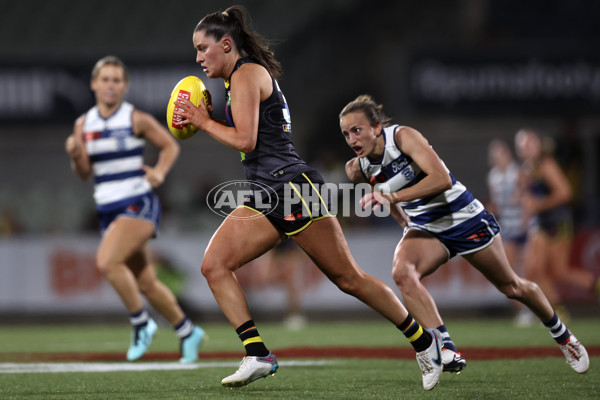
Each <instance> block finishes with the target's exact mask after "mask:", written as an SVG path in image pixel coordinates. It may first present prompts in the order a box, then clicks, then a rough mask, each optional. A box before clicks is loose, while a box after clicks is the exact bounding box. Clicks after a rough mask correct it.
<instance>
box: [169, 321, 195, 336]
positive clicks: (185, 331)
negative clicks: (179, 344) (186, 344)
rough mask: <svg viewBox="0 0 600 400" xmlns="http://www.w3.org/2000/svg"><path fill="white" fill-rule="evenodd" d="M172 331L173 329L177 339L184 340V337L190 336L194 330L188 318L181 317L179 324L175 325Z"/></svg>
mask: <svg viewBox="0 0 600 400" xmlns="http://www.w3.org/2000/svg"><path fill="white" fill-rule="evenodd" d="M173 329H175V333H176V334H177V337H179V339H185V338H186V337H188V336H190V335H191V334H192V331H193V330H194V325H193V324H192V321H190V319H189V318H188V317H183V319H182V320H181V322H180V323H178V324H177V325H175V326H174V327H173Z"/></svg>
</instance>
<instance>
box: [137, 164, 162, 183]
mask: <svg viewBox="0 0 600 400" xmlns="http://www.w3.org/2000/svg"><path fill="white" fill-rule="evenodd" d="M142 170H144V172H145V173H146V175H145V176H144V178H146V180H147V181H148V182H150V184H151V185H152V187H153V188H157V187H159V186H160V185H162V183H163V182H164V181H165V174H163V173H162V172H160V171H159V170H157V169H156V168H152V167H150V166H148V165H142Z"/></svg>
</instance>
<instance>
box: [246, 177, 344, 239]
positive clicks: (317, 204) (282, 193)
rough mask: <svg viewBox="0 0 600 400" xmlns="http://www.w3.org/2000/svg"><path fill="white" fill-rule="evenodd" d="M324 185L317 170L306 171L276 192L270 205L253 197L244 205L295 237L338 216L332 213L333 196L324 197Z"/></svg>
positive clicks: (270, 200) (270, 199)
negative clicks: (312, 226)
mask: <svg viewBox="0 0 600 400" xmlns="http://www.w3.org/2000/svg"><path fill="white" fill-rule="evenodd" d="M324 183H325V182H324V180H323V177H322V176H321V174H320V173H319V172H318V171H316V170H311V171H307V172H305V173H302V174H300V175H297V176H295V177H294V178H292V180H291V181H289V182H287V183H285V184H284V185H283V186H282V187H281V188H280V189H279V190H276V191H275V194H276V196H271V197H270V198H269V199H268V200H267V201H268V203H267V204H265V199H256V198H254V197H253V198H250V199H249V200H247V201H246V202H244V204H243V205H242V206H243V207H246V208H249V209H251V210H254V211H256V212H258V213H261V214H263V215H264V216H265V217H267V218H268V219H269V221H270V222H271V223H272V224H273V225H274V226H275V227H276V228H277V229H279V230H280V231H282V232H284V233H285V234H286V235H288V236H292V235H295V234H297V233H299V232H301V231H303V230H304V229H306V228H307V227H308V226H309V225H310V224H311V223H312V222H313V221H316V220H319V219H321V218H327V217H335V216H334V215H333V214H331V213H330V212H329V209H330V208H331V198H330V196H322V187H323V185H324ZM259 205H260V206H259Z"/></svg>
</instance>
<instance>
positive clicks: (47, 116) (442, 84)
mask: <svg viewBox="0 0 600 400" xmlns="http://www.w3.org/2000/svg"><path fill="white" fill-rule="evenodd" d="M239 3H240V4H243V5H244V6H246V7H247V9H248V10H249V12H250V14H251V16H252V20H253V26H254V27H255V28H256V29H257V30H258V31H259V32H261V33H262V34H263V35H264V36H266V37H267V38H269V39H272V40H273V41H274V49H275V53H276V56H277V57H278V59H279V60H280V61H281V62H282V64H283V68H284V76H283V78H282V79H281V80H280V84H281V87H282V90H283V91H284V93H285V94H286V98H287V100H288V103H289V106H290V109H291V113H292V120H293V129H294V133H293V134H294V138H295V142H296V144H297V147H298V148H299V151H300V153H301V155H303V156H304V157H305V159H306V160H307V161H309V162H310V163H312V164H314V165H315V166H317V167H318V168H320V169H321V170H322V171H323V172H324V173H326V174H327V176H328V177H329V178H330V180H331V181H334V182H335V181H343V180H344V176H343V170H342V167H343V163H344V161H345V160H346V159H348V158H349V157H351V156H352V154H351V152H350V150H349V149H348V148H347V147H346V145H345V143H344V141H343V140H342V137H341V135H340V133H339V127H338V119H337V115H338V112H339V110H340V109H341V108H342V107H343V106H344V105H345V104H346V103H347V102H348V101H349V100H351V99H353V98H354V97H356V96H357V95H358V94H361V93H370V94H372V95H373V96H375V98H376V100H377V101H379V102H381V103H383V104H384V106H385V108H384V110H385V111H386V112H387V113H388V114H389V115H390V116H392V117H393V118H394V120H395V121H396V122H398V123H401V124H405V125H410V126H413V127H415V128H417V129H418V130H420V131H421V132H423V133H424V134H425V136H426V137H427V138H428V139H429V141H430V143H431V144H432V145H433V146H434V148H435V149H436V151H437V152H438V153H439V154H440V156H441V157H442V159H444V161H445V162H446V164H447V165H448V167H449V168H450V169H451V170H452V171H453V173H454V174H455V175H456V176H457V177H458V178H459V179H460V180H461V181H462V182H463V183H465V184H466V185H467V187H469V188H470V189H471V191H472V192H473V193H474V194H475V195H476V196H477V197H478V198H480V199H481V200H485V199H486V197H487V193H486V186H485V177H486V173H487V170H488V164H487V155H486V146H487V144H488V142H489V141H490V140H491V139H493V138H504V139H507V140H512V138H513V136H514V134H515V132H516V131H517V130H518V129H519V128H520V127H522V126H530V127H533V128H536V129H539V130H540V131H541V132H542V133H544V134H547V135H549V136H552V137H553V138H554V139H555V140H556V142H557V145H558V146H557V148H558V153H557V157H558V159H559V161H560V162H561V163H562V165H563V167H564V168H565V169H566V171H567V172H568V175H569V177H570V179H571V183H572V184H573V186H574V188H575V193H576V198H575V200H574V204H573V205H574V207H575V210H576V218H577V219H576V223H577V233H578V236H577V241H576V250H575V251H574V255H573V258H574V261H576V264H579V267H584V268H589V269H591V270H593V271H596V272H598V271H599V269H600V232H599V230H598V227H599V226H600V165H599V162H598V159H599V157H598V156H599V153H600V118H599V117H598V115H599V114H598V111H599V105H600V56H599V55H598V51H597V43H598V42H599V40H600V27H599V26H598V25H597V23H596V21H597V19H598V17H599V16H600V3H598V2H595V1H593V0H575V1H568V0H555V1H539V0H532V1H528V2H522V1H517V0H452V1H421V2H410V1H362V0H344V1H341V0H340V1H302V2H288V1H273V0H269V1H240V2H239ZM231 4H234V3H230V2H224V1H211V2H200V1H173V2H163V1H141V0H140V1H101V2H100V1H88V2H68V1H65V0H57V1H53V2H43V1H33V0H29V1H28V0H24V1H20V2H9V1H5V0H2V1H0V22H1V23H0V234H1V235H2V237H1V239H0V316H1V318H2V319H3V320H10V319H15V318H16V319H18V318H32V317H39V316H40V315H71V316H75V315H80V314H81V313H86V312H89V311H90V310H93V311H95V312H96V313H97V314H98V315H110V314H112V313H115V314H119V315H120V314H122V307H121V305H120V302H119V301H118V299H117V298H116V295H115V294H114V293H113V291H112V290H111V288H110V287H108V286H107V285H106V284H105V283H104V282H103V281H102V280H101V279H100V277H99V276H98V274H97V273H96V272H95V271H94V268H93V259H94V252H95V248H96V246H97V243H98V235H97V230H96V227H95V222H94V211H93V203H92V198H91V189H92V188H91V183H89V182H87V183H81V182H79V181H78V179H77V178H76V177H75V176H74V175H73V174H72V172H71V171H70V169H69V162H68V159H67V157H66V155H65V153H64V150H63V147H64V140H65V138H66V136H67V135H68V134H69V133H70V131H71V126H72V122H73V121H74V119H75V118H76V117H77V116H78V115H80V114H81V113H82V112H84V111H85V110H87V109H88V108H89V107H90V106H91V105H93V97H92V94H91V92H90V90H89V74H90V71H91V67H92V66H93V64H94V62H95V61H96V60H97V59H98V58H100V57H102V56H104V55H107V54H115V55H117V56H119V57H120V58H122V59H123V60H124V61H125V63H126V64H127V65H128V67H129V72H130V76H131V89H130V91H129V94H128V97H127V99H128V100H130V101H131V102H132V103H133V104H135V105H136V106H138V107H139V108H141V109H144V110H146V111H149V112H151V113H153V114H154V115H155V116H156V117H157V118H158V119H159V120H160V121H164V119H165V115H164V110H165V109H166V102H167V100H168V98H169V94H170V92H171V89H172V88H173V86H174V85H175V83H176V82H177V81H178V80H179V79H181V78H182V77H184V76H187V75H198V76H200V77H201V78H202V79H203V80H204V81H205V83H206V84H207V85H208V87H209V89H210V90H211V92H212V94H213V100H214V102H215V104H216V106H217V116H218V115H219V113H222V111H221V110H222V108H221V107H219V105H222V101H223V89H222V86H221V85H222V84H221V82H213V81H210V80H208V79H206V78H205V77H204V76H203V74H202V73H201V70H200V69H199V67H198V66H196V65H195V64H194V59H195V52H194V49H193V47H192V44H191V34H192V30H193V28H194V26H195V24H196V23H197V22H198V20H199V19H200V18H201V17H202V16H203V15H205V14H206V13H209V12H212V11H216V10H223V9H225V8H226V7H228V6H229V5H231ZM181 145H182V154H181V157H180V160H179V161H178V163H177V165H176V166H175V168H174V170H173V171H172V173H171V174H170V176H169V177H168V180H167V182H166V184H165V185H164V186H163V187H162V188H161V189H160V190H159V195H160V196H161V199H162V201H163V205H164V216H163V223H162V225H161V236H160V237H159V239H158V240H156V241H154V242H153V243H152V245H153V248H154V249H155V250H156V253H157V258H158V259H159V261H160V263H161V265H163V266H164V267H165V269H167V270H168V269H169V268H168V267H169V266H172V267H174V268H175V269H176V270H177V271H178V272H179V274H180V275H179V276H175V277H174V278H173V280H174V281H175V282H176V283H179V285H180V286H181V287H180V290H178V294H179V295H180V298H181V299H182V301H183V302H184V303H185V304H186V305H187V306H189V307H190V308H191V309H192V310H193V311H197V312H203V313H204V314H205V315H210V314H211V313H217V314H218V312H217V311H216V304H215V303H214V301H213V300H212V296H211V295H210V292H209V291H208V288H207V287H206V284H205V283H204V280H203V279H202V277H201V276H200V275H199V265H200V261H201V258H202V252H203V250H204V247H205V245H206V243H207V241H208V239H209V237H210V234H211V233H212V231H213V230H214V229H215V228H216V226H217V225H218V223H219V222H220V219H219V218H218V217H217V216H215V215H214V214H212V213H211V212H210V211H209V210H208V209H207V207H206V205H205V204H206V203H205V201H204V196H205V195H206V193H207V191H208V190H209V189H210V188H211V187H213V186H214V185H215V184H217V183H220V182H223V181H226V180H231V179H239V178H241V177H242V176H243V172H242V168H241V165H240V163H239V155H238V154H237V153H236V152H234V151H232V150H229V149H226V148H224V147H223V146H221V145H219V144H217V143H215V142H214V141H212V140H210V139H209V138H206V137H203V136H202V135H197V136H196V137H194V138H193V139H191V140H189V141H187V142H182V143H181ZM153 156H155V155H154V154H152V153H151V152H150V153H149V154H148V158H149V159H150V160H151V159H152V157H153ZM343 223H344V225H345V228H346V232H347V234H348V238H349V241H350V246H351V249H352V251H353V253H354V255H355V257H356V258H357V260H358V261H359V264H360V265H361V266H363V268H365V269H366V270H367V271H369V272H370V273H372V274H374V275H376V276H378V277H379V278H381V279H383V280H385V281H386V282H388V283H390V284H392V285H393V282H390V280H391V276H390V260H391V255H392V252H393V248H394V245H395V243H396V242H397V240H398V239H399V233H400V232H399V230H398V229H397V228H395V227H394V224H393V222H392V221H381V220H378V219H367V220H365V219H356V218H348V219H344V220H343ZM442 271H444V272H439V273H438V274H436V275H434V276H433V277H431V279H430V281H429V282H428V284H429V285H430V287H431V288H432V292H433V293H434V295H435V296H436V298H437V299H438V300H439V301H440V302H441V304H444V305H445V307H446V308H449V309H457V310H459V311H461V310H466V309H469V310H470V311H473V310H472V309H473V304H477V306H478V307H477V310H489V309H490V308H493V309H494V310H495V311H497V312H502V310H506V309H508V303H507V302H506V301H505V300H504V299H502V297H501V296H499V295H498V294H497V293H495V290H494V289H493V288H492V287H491V286H490V285H489V284H487V283H486V282H485V281H484V280H483V279H482V278H481V277H480V276H479V275H478V274H477V273H476V272H475V271H473V270H472V269H469V268H466V267H465V266H464V265H463V264H462V263H460V262H453V263H452V264H451V265H450V266H448V267H444V269H442ZM299 279H301V281H302V283H303V285H304V286H303V290H304V292H305V296H304V303H303V305H304V306H305V308H306V309H307V310H309V311H314V312H317V311H333V312H336V313H338V314H340V313H342V312H351V313H355V314H356V311H359V310H364V309H363V306H362V305H361V304H360V303H358V302H356V301H354V300H353V299H347V298H346V297H347V296H344V295H342V294H340V293H339V292H338V291H337V290H336V289H335V288H332V286H331V285H330V284H329V283H328V282H324V281H323V280H322V279H319V278H318V277H315V274H314V271H313V270H311V269H310V268H308V269H306V270H305V271H304V272H303V274H302V277H301V278H299ZM248 285H249V286H248V291H249V296H250V301H251V302H252V303H253V304H254V306H255V307H257V308H258V309H260V310H265V311H273V312H277V311H281V308H282V307H283V304H284V303H285V301H284V298H285V294H284V293H283V292H282V290H281V288H271V289H268V290H262V291H261V293H262V295H261V296H260V297H256V296H253V293H254V291H253V288H252V282H251V279H248ZM265 293H266V295H265ZM563 293H564V294H565V295H566V296H567V299H569V301H570V302H572V303H574V304H576V305H577V306H581V307H579V308H577V310H592V312H595V313H596V314H597V310H598V309H597V306H596V305H595V304H596V302H595V299H593V298H592V297H590V296H586V295H585V294H582V293H578V292H575V291H573V290H569V289H568V288H563Z"/></svg>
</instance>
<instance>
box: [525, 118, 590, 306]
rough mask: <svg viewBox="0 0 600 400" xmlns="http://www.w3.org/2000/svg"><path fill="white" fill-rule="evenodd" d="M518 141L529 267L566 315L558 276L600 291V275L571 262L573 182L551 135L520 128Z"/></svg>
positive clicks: (569, 282)
mask: <svg viewBox="0 0 600 400" xmlns="http://www.w3.org/2000/svg"><path fill="white" fill-rule="evenodd" d="M515 146H516V149H517V153H518V155H519V157H520V158H521V160H522V165H521V172H522V175H521V177H522V181H521V185H522V190H521V191H522V193H523V195H522V206H523V212H524V213H525V218H526V219H527V220H528V221H529V227H528V239H527V247H526V250H525V273H526V276H527V277H528V278H529V279H531V280H533V281H535V282H537V283H538V284H539V285H540V287H541V288H542V290H543V291H544V293H545V294H546V296H547V297H548V300H549V301H550V303H551V304H552V306H553V307H554V308H555V309H556V310H557V312H558V313H559V314H561V313H562V314H563V315H565V316H568V312H567V310H566V309H565V307H564V306H563V305H562V301H561V298H560V294H559V293H558V289H557V285H558V283H559V282H561V283H568V284H571V285H575V286H577V287H579V288H581V289H582V290H585V291H586V292H595V293H596V294H597V295H598V294H599V293H600V281H599V280H598V278H596V277H595V276H594V275H593V274H592V273H591V272H589V271H586V270H585V269H582V268H577V267H575V268H569V266H570V257H571V248H572V243H573V235H574V232H573V216H572V211H571V207H570V201H571V198H572V191H571V186H570V185H569V181H568V180H567V177H566V176H565V174H564V172H563V171H562V169H561V168H560V166H559V165H558V163H557V162H556V160H555V158H554V156H553V150H554V149H553V144H552V142H551V141H550V139H548V138H543V137H541V136H540V135H539V134H538V133H537V132H535V131H533V130H531V129H521V130H520V131H518V132H517V134H516V136H515Z"/></svg>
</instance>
